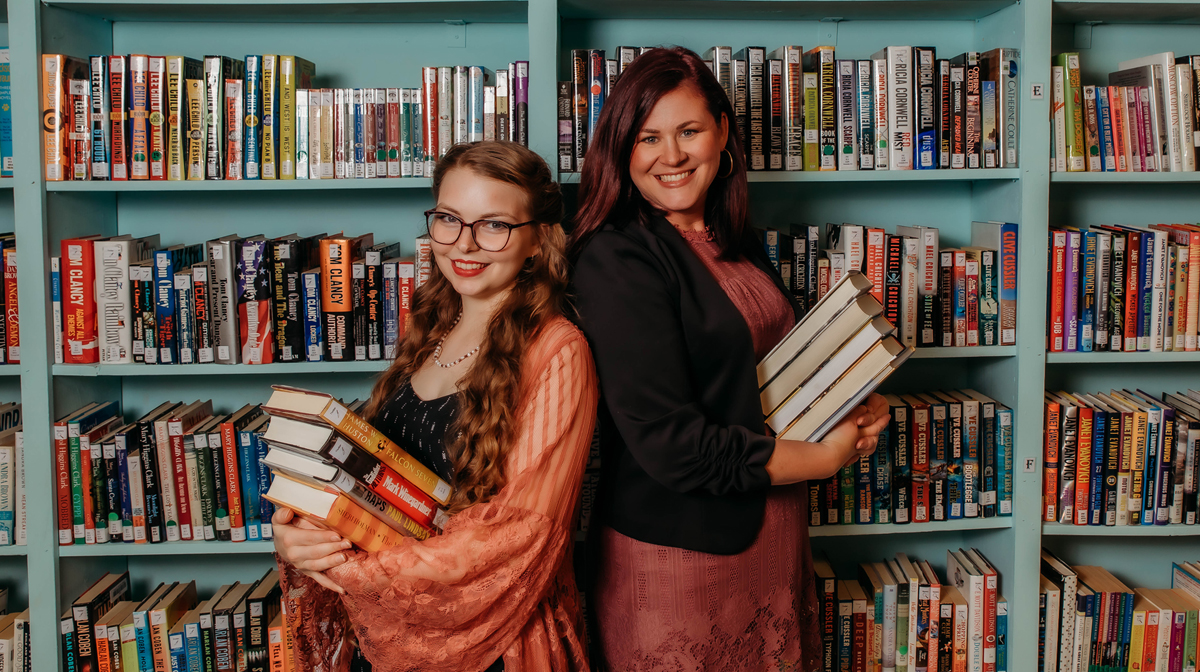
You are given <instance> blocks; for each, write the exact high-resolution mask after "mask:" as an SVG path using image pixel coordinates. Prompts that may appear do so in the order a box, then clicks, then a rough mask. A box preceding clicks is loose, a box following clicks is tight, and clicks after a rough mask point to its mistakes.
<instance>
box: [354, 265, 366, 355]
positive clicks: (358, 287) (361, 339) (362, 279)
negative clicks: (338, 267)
mask: <svg viewBox="0 0 1200 672" xmlns="http://www.w3.org/2000/svg"><path fill="white" fill-rule="evenodd" d="M350 278H351V279H350V296H351V301H352V305H353V306H354V310H353V313H352V319H351V324H352V325H353V330H354V360H355V361H361V360H365V359H366V358H367V300H366V294H367V264H366V262H365V261H364V260H363V259H362V258H361V257H360V258H358V259H356V260H354V263H353V266H352V270H351V274H350Z"/></svg>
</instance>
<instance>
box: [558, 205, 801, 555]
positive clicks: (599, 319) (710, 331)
mask: <svg viewBox="0 0 1200 672" xmlns="http://www.w3.org/2000/svg"><path fill="white" fill-rule="evenodd" d="M742 254H743V255H744V256H746V257H747V258H749V259H750V260H752V261H753V262H754V264H755V265H756V266H758V267H759V268H761V269H762V270H763V271H765V272H766V273H767V274H768V275H769V276H770V277H771V278H772V279H773V280H774V282H775V285H776V287H778V289H779V291H780V292H781V293H783V294H784V296H786V297H788V300H789V301H790V302H791V304H792V309H793V311H795V313H796V316H797V319H799V315H800V309H799V305H798V304H797V303H796V302H795V300H794V299H793V298H792V296H791V293H790V292H788V291H787V290H786V289H785V288H784V285H783V280H782V278H780V276H779V273H778V272H776V271H775V268H774V266H773V265H772V264H771V262H770V261H769V260H768V259H767V256H766V253H765V252H764V250H763V247H762V244H761V243H760V242H759V241H758V240H756V239H755V238H754V236H752V235H749V234H748V235H747V236H746V237H745V239H744V240H743V241H742ZM574 294H575V301H576V307H577V309H578V312H579V317H580V321H581V327H582V329H583V332H584V334H585V335H586V336H587V338H588V341H589V342H590V344H591V347H592V353H593V355H594V356H595V359H596V369H597V372H598V373H599V377H600V392H601V397H602V400H603V401H602V403H601V404H600V422H601V442H602V445H601V451H602V452H601V454H602V456H603V459H602V460H601V465H602V480H601V495H600V510H601V516H602V519H603V522H604V523H605V524H607V525H609V526H611V527H612V528H613V529H615V530H616V531H618V532H620V533H622V534H624V535H626V536H629V537H633V538H634V539H638V540H640V541H645V542H649V543H653V544H658V545H661V546H674V547H678V548H686V549H690V550H695V551H702V552H706V553H716V554H726V555H729V554H734V553H738V552H740V551H743V550H745V549H746V547H748V546H749V545H750V544H751V543H752V542H753V541H754V539H755V537H756V536H757V534H758V530H759V528H760V527H761V525H762V516H763V508H764V504H765V501H766V493H767V488H768V487H769V486H770V484H771V483H770V477H769V476H768V475H767V471H766V464H767V461H768V460H769V459H770V458H771V454H772V452H774V450H775V440H774V439H773V438H770V437H768V436H766V435H765V434H764V433H763V432H764V422H765V418H764V416H763V412H762V406H761V403H760V402H759V396H758V376H757V373H756V370H755V369H756V366H757V364H758V362H757V360H756V359H755V356H754V346H753V342H752V340H751V336H750V329H749V327H748V326H747V325H746V322H745V320H744V319H743V318H742V315H741V313H740V312H738V309H737V307H736V306H734V305H733V302H732V301H730V299H729V297H728V296H727V295H726V294H725V291H724V290H722V289H721V287H720V285H718V284H717V281H716V279H715V278H714V277H713V276H712V274H711V273H710V272H709V270H708V268H707V267H706V266H705V265H704V262H703V261H701V260H700V258H699V257H697V256H696V254H695V253H694V252H693V251H692V250H691V248H690V247H689V245H688V243H687V241H686V240H684V239H683V236H681V235H680V234H679V232H678V231H676V230H675V228H674V227H673V226H671V224H670V223H669V222H668V221H667V220H666V219H665V218H663V217H661V216H660V217H655V218H653V219H652V220H651V221H650V222H649V224H648V225H647V226H642V225H641V224H639V223H636V222H631V223H628V224H625V225H623V226H614V225H613V224H611V223H610V224H606V225H605V226H603V227H602V228H601V229H600V230H599V231H597V232H596V233H595V234H594V235H593V236H592V238H591V239H589V240H588V241H587V242H586V243H585V246H584V248H583V249H582V250H581V252H580V254H579V257H578V259H577V261H576V263H575V276H574Z"/></svg>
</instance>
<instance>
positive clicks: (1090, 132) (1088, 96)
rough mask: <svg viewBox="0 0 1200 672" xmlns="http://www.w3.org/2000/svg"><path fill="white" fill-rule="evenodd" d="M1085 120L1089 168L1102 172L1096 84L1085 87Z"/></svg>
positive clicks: (1092, 170) (1089, 169)
mask: <svg viewBox="0 0 1200 672" xmlns="http://www.w3.org/2000/svg"><path fill="white" fill-rule="evenodd" d="M1083 121H1084V140H1085V147H1086V148H1087V152H1086V156H1087V170H1088V171H1089V172H1102V171H1103V170H1104V166H1103V159H1104V157H1103V154H1102V152H1101V148H1102V140H1101V133H1100V123H1099V113H1098V111H1097V108H1096V87H1094V86H1085V87H1083Z"/></svg>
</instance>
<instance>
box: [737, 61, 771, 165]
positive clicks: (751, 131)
mask: <svg viewBox="0 0 1200 672" xmlns="http://www.w3.org/2000/svg"><path fill="white" fill-rule="evenodd" d="M766 51H767V50H766V49H765V48H764V47H746V48H744V49H742V50H740V51H738V53H737V55H736V58H737V60H740V61H745V62H746V103H747V104H746V112H747V123H746V135H745V137H744V142H745V144H746V150H747V151H746V156H747V158H748V164H749V166H748V167H749V168H750V170H766V168H767V156H766V152H767V149H766V145H765V143H766V141H767V138H766V136H765V134H764V130H765V129H764V125H765V120H764V115H765V114H766V113H767V110H766V103H765V101H764V100H763V94H764V93H765V92H767V87H766V85H765V78H766V76H767V72H766V65H767V64H766Z"/></svg>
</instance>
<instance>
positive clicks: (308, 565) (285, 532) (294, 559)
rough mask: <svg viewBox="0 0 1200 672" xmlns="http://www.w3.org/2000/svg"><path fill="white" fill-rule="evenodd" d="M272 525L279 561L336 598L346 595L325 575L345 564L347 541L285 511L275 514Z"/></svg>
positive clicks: (281, 509) (348, 543)
mask: <svg viewBox="0 0 1200 672" xmlns="http://www.w3.org/2000/svg"><path fill="white" fill-rule="evenodd" d="M271 525H272V527H273V528H274V530H275V552H276V553H278V554H279V557H281V558H283V559H284V561H285V562H287V563H289V564H291V565H292V566H293V567H295V568H296V569H298V570H300V573H301V574H303V575H305V576H307V577H308V578H310V579H312V580H313V581H316V582H317V583H319V584H321V585H322V586H324V587H325V588H328V589H329V590H332V591H333V592H335V593H338V594H341V593H345V592H346V591H344V590H342V587H341V586H339V585H338V584H337V583H335V582H334V581H333V580H332V579H330V578H329V577H328V576H326V575H325V571H326V570H329V569H333V568H334V567H337V566H338V565H340V564H342V563H344V562H346V560H347V558H346V554H345V553H344V552H343V551H346V550H348V549H349V548H350V546H351V544H350V542H349V541H346V540H345V539H343V538H342V535H340V534H338V533H337V532H333V531H331V530H329V529H328V528H324V527H321V526H319V525H316V524H314V523H311V522H309V521H308V520H305V519H304V518H300V517H299V516H297V515H295V513H294V512H293V511H292V510H291V509H289V508H287V507H282V508H279V509H276V510H275V515H274V516H273V517H272V518H271Z"/></svg>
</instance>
